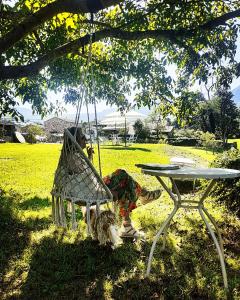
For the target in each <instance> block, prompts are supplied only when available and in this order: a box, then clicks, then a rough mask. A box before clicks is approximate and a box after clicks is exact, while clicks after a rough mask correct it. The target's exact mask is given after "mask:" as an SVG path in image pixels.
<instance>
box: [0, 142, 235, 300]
mask: <svg viewBox="0 0 240 300" xmlns="http://www.w3.org/2000/svg"><path fill="white" fill-rule="evenodd" d="M60 150H61V145H57V144H46V145H45V144H39V145H27V144H26V145H24V144H23V145H21V144H0V170H1V172H0V299H16V298H17V299H24V300H25V299H224V298H225V297H226V295H225V293H224V290H223V282H222V275H221V268H220V262H219V259H218V256H217V253H216V250H215V246H214V244H213V242H212V240H211V239H210V238H209V235H208V233H207V230H206V229H205V227H204V226H203V224H202V221H201V220H200V217H199V216H198V214H197V213H195V212H193V211H190V212H185V211H184V210H180V211H179V212H178V215H177V217H176V218H175V219H174V220H173V221H172V223H171V225H170V228H169V234H168V238H167V247H166V250H165V251H164V252H162V253H160V247H161V240H160V241H159V242H158V246H157V248H156V251H155V253H154V260H153V264H152V272H151V276H150V277H149V278H144V276H143V274H144V272H145V270H146V263H147V258H148V255H149V252H150V247H151V244H152V240H153V238H154V235H155V234H156V232H157V230H158V228H159V227H160V224H161V223H162V222H163V220H164V219H165V218H166V216H167V215H168V214H169V213H170V211H171V209H172V203H171V201H170V199H169V197H168V196H167V195H166V193H163V195H162V196H161V198H160V199H158V200H156V201H155V202H153V203H150V204H148V205H146V206H140V207H139V208H137V209H136V210H135V211H134V212H133V220H134V223H135V225H136V227H137V228H139V229H140V228H141V229H142V230H143V231H144V232H145V234H146V240H145V241H138V242H136V243H134V244H133V243H130V242H126V243H123V244H122V245H121V246H119V248H117V249H116V250H112V249H111V248H110V247H100V246H98V244H97V242H95V241H92V240H91V239H89V238H86V230H85V224H84V222H83V221H82V220H80V222H79V230H78V231H77V232H72V231H70V230H63V229H59V228H56V227H55V226H54V225H53V224H52V222H51V201H50V190H51V187H52V182H53V175H54V171H55V169H56V166H57V162H58V158H59V155H60ZM171 156H185V157H190V158H193V159H194V160H196V162H197V163H199V164H201V165H206V164H207V162H208V161H211V160H213V158H214V155H213V154H212V153H210V152H206V151H205V150H200V149H194V148H192V147H172V146H169V145H150V144H144V145H143V144H134V145H132V146H130V147H128V148H127V149H125V148H124V147H122V146H111V145H103V146H102V149H101V158H102V169H103V175H107V174H109V173H111V172H112V171H114V170H116V169H117V168H125V169H126V170H128V171H129V172H130V173H131V174H132V175H133V176H134V177H135V178H136V179H137V180H138V181H139V182H140V183H141V184H142V185H145V186H148V187H149V188H151V189H154V188H156V187H158V182H157V181H156V180H155V179H154V178H151V177H147V176H143V175H142V174H141V173H140V171H139V169H138V168H136V167H135V164H136V163H144V162H159V163H168V162H169V158H170V157H171ZM95 165H97V155H95ZM206 203H207V204H206V206H207V207H208V208H209V210H210V211H211V212H212V214H213V215H214V217H215V218H216V220H217V223H218V225H219V227H220V229H221V233H222V235H223V240H224V248H225V256H226V265H227V273H228V278H229V286H230V293H229V298H230V299H240V255H239V254H240V252H239V251H240V250H239V242H240V235H239V232H240V222H239V220H237V219H236V218H235V217H234V216H232V215H231V214H229V213H228V212H226V211H225V209H224V208H223V207H221V206H218V205H216V203H215V202H214V201H213V200H211V199H208V200H207V201H206Z"/></svg>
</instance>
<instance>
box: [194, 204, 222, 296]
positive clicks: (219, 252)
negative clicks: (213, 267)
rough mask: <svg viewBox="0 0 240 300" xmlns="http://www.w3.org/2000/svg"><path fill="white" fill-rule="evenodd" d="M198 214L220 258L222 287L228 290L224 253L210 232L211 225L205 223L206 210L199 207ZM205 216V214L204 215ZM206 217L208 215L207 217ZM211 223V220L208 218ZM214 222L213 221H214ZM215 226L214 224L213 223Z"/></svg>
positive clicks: (211, 231)
mask: <svg viewBox="0 0 240 300" xmlns="http://www.w3.org/2000/svg"><path fill="white" fill-rule="evenodd" d="M198 210H199V213H200V215H201V217H202V219H203V221H204V223H205V224H206V226H207V228H208V230H209V232H210V234H211V236H212V239H213V241H214V244H215V246H216V248H217V252H218V255H219V258H220V263H221V268H222V275H223V282H224V287H225V289H226V290H227V289H228V281H227V272H226V267H225V262H224V253H223V248H222V246H220V244H219V242H218V240H217V238H216V235H215V233H214V231H213V230H212V228H211V225H210V224H209V223H208V221H207V218H206V217H205V215H204V213H206V209H204V210H203V208H201V207H199V209H198ZM206 215H207V214H206ZM207 216H208V215H207ZM209 219H210V220H211V221H212V220H213V218H212V217H211V218H209ZM214 222H215V221H214ZM215 224H216V223H215ZM218 231H219V230H218ZM220 243H221V242H220Z"/></svg>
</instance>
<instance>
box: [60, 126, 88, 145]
mask: <svg viewBox="0 0 240 300" xmlns="http://www.w3.org/2000/svg"><path fill="white" fill-rule="evenodd" d="M68 131H69V132H70V133H71V135H72V136H75V134H76V141H77V142H78V141H79V140H80V139H81V138H82V137H83V136H85V134H83V132H82V128H81V127H75V126H73V127H69V128H68ZM64 143H67V144H68V145H69V146H71V145H72V140H71V139H70V138H69V137H68V136H67V134H66V133H65V132H64ZM78 143H79V142H78ZM67 149H68V148H67Z"/></svg>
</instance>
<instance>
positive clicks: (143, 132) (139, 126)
mask: <svg viewBox="0 0 240 300" xmlns="http://www.w3.org/2000/svg"><path fill="white" fill-rule="evenodd" d="M133 129H134V132H135V135H136V136H137V139H138V140H140V141H145V140H146V139H147V138H149V136H150V130H149V128H148V127H147V126H144V124H143V122H142V121H141V120H140V119H138V120H136V122H135V123H134V125H133Z"/></svg>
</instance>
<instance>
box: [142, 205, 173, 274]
mask: <svg viewBox="0 0 240 300" xmlns="http://www.w3.org/2000/svg"><path fill="white" fill-rule="evenodd" d="M177 210H178V206H174V209H173V211H172V212H171V214H170V215H169V216H168V217H167V219H166V220H165V221H164V223H163V224H162V226H161V228H160V229H159V231H158V233H157V234H156V236H155V238H154V241H153V244H152V247H151V251H150V255H149V258H148V266H147V272H146V276H148V275H149V274H150V271H151V264H152V259H153V253H154V250H155V248H156V244H157V241H158V239H159V237H160V235H161V234H162V233H163V231H164V230H167V227H168V224H169V223H170V222H171V220H172V218H173V217H174V215H175V214H176V212H177ZM164 234H166V233H165V232H164Z"/></svg>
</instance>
